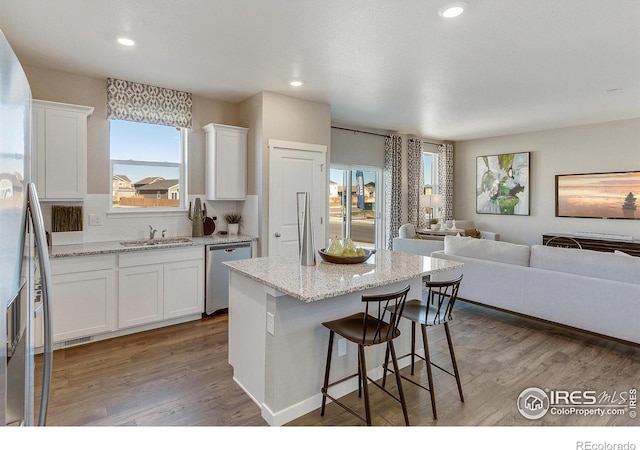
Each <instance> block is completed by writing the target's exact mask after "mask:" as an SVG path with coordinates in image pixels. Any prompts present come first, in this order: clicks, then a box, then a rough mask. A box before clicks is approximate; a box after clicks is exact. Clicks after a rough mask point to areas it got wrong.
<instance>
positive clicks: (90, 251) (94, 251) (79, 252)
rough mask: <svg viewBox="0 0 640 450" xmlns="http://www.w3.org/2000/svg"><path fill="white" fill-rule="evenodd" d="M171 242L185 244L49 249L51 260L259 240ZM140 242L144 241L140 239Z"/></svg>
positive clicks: (92, 244) (231, 238)
mask: <svg viewBox="0 0 640 450" xmlns="http://www.w3.org/2000/svg"><path fill="white" fill-rule="evenodd" d="M167 239H171V240H176V239H184V240H188V241H185V242H173V243H168V244H161V245H143V244H141V245H123V244H122V242H131V241H135V239H121V240H117V241H105V242H85V243H83V244H71V245H54V246H51V247H49V258H63V257H68V256H88V255H102V254H108V253H124V252H139V251H153V250H164V249H170V248H180V247H194V246H205V245H211V244H230V243H234V242H251V241H255V240H256V239H257V238H255V237H252V236H245V235H242V234H235V235H232V234H227V235H220V234H213V235H210V236H203V237H190V236H173V237H171V238H167ZM139 241H144V239H140V240H139ZM156 241H162V238H158V239H156Z"/></svg>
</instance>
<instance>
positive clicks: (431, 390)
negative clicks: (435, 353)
mask: <svg viewBox="0 0 640 450" xmlns="http://www.w3.org/2000/svg"><path fill="white" fill-rule="evenodd" d="M421 328H422V344H423V345H424V359H425V362H426V364H427V378H428V379H429V394H431V408H432V409H433V418H434V419H437V418H438V413H437V412H436V396H435V390H434V388H433V373H432V369H431V357H430V356H429V342H428V341H427V327H426V326H425V325H421Z"/></svg>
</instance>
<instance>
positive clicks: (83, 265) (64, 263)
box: [50, 255, 116, 275]
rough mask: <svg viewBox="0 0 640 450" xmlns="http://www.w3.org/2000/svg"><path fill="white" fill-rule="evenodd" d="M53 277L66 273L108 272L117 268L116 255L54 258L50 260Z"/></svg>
mask: <svg viewBox="0 0 640 450" xmlns="http://www.w3.org/2000/svg"><path fill="white" fill-rule="evenodd" d="M50 266H51V275H61V274H64V273H76V272H91V271H93V270H108V269H114V268H115V267H116V256H115V255H93V256H72V257H68V258H52V259H51V260H50Z"/></svg>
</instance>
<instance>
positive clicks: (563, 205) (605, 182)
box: [556, 171, 640, 220]
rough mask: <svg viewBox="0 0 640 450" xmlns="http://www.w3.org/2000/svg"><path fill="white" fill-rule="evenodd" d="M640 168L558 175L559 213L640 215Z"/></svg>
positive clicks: (612, 216)
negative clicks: (623, 170)
mask: <svg viewBox="0 0 640 450" xmlns="http://www.w3.org/2000/svg"><path fill="white" fill-rule="evenodd" d="M638 196H640V171H629V172H607V173H582V174H573V175H556V217H585V218H598V219H636V220H638V219H640V208H639V207H638V203H640V201H636V199H637V197H638Z"/></svg>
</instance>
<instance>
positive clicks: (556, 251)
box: [531, 245, 640, 284]
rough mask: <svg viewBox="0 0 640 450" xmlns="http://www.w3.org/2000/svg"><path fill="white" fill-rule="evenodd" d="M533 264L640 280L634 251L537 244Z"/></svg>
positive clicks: (545, 267) (581, 272)
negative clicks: (630, 253) (626, 253)
mask: <svg viewBox="0 0 640 450" xmlns="http://www.w3.org/2000/svg"><path fill="white" fill-rule="evenodd" d="M531 267H537V268H539V269H546V270H554V271H556V272H566V273H573V274H575V275H584V276H588V277H593V278H604V279H606V280H613V281H623V282H626V283H635V284H640V258H638V257H634V256H630V255H620V254H615V253H608V252H598V251H595V250H583V249H577V248H562V247H546V246H544V245H534V246H532V247H531Z"/></svg>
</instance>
